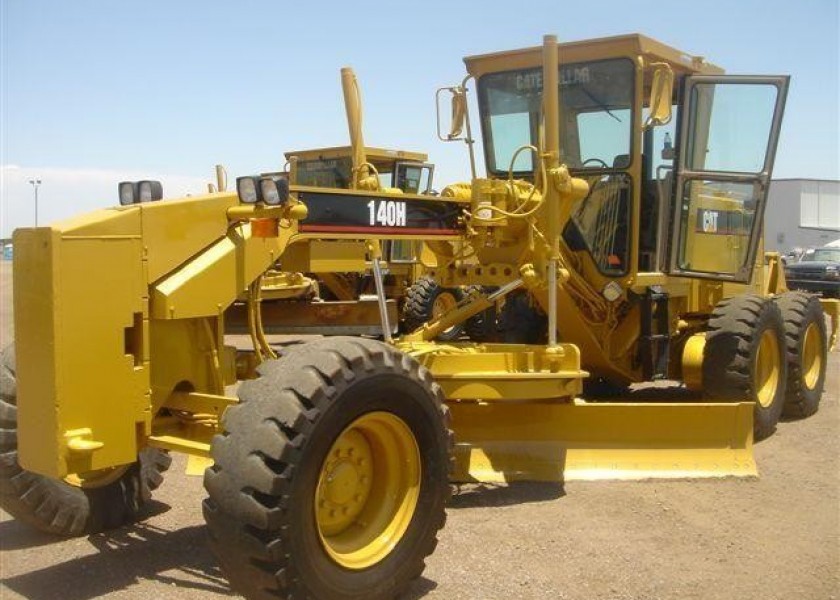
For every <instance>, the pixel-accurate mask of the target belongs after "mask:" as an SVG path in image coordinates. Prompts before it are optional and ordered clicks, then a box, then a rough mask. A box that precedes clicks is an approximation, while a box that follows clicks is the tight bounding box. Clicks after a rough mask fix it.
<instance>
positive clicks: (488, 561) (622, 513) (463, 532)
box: [0, 263, 840, 600]
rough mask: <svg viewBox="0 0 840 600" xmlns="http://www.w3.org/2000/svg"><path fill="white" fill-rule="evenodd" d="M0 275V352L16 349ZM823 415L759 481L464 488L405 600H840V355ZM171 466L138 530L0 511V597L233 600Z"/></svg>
mask: <svg viewBox="0 0 840 600" xmlns="http://www.w3.org/2000/svg"><path fill="white" fill-rule="evenodd" d="M10 279H11V277H10V268H9V263H0V286H1V287H2V295H0V321H1V322H2V329H1V330H0V340H1V341H2V343H3V345H5V343H7V341H8V340H9V339H11V323H10V315H11V310H10V300H9V297H10V296H9V290H10V286H11V281H10ZM826 390H827V391H826V394H825V395H824V397H823V404H822V408H821V409H820V411H819V413H818V414H817V415H815V416H814V417H812V418H811V419H808V420H807V421H804V422H790V423H782V424H780V426H779V428H778V431H777V432H776V434H775V435H773V436H772V437H771V438H770V439H768V440H766V441H764V442H762V443H760V444H758V445H757V446H756V449H755V453H756V458H757V460H758V464H759V469H760V471H761V477H760V478H759V479H758V480H746V481H745V480H721V481H708V480H707V481H669V482H644V483H638V482H599V483H578V482H573V483H568V484H566V486H565V488H563V487H560V486H558V485H552V484H523V485H516V486H498V487H497V486H493V487H469V488H464V489H463V490H462V491H461V493H460V494H458V495H457V496H456V497H455V498H454V499H453V501H452V503H451V506H450V508H449V520H448V523H447V526H446V528H445V529H444V530H443V532H442V534H441V538H440V544H439V545H438V548H437V551H436V552H435V554H434V555H432V556H431V557H430V558H429V560H428V568H427V569H426V571H425V573H424V575H423V577H422V578H420V579H419V580H418V581H416V582H415V584H414V585H413V587H412V588H411V590H410V592H409V594H408V595H407V597H408V598H411V599H415V598H430V599H438V598H439V599H496V598H499V599H501V598H505V599H507V598H552V599H581V600H630V599H634V600H635V599H638V600H656V599H677V598H679V599H681V600H692V599H697V600H699V599H703V600H731V599H735V598H738V599H739V600H750V599H758V598H761V599H762V600H772V599H779V600H782V599H784V600H808V599H815V600H816V599H819V600H828V599H835V600H840V494H838V491H840V468H839V467H840V460H838V448H839V447H840V444H839V443H838V439H840V436H839V435H838V434H840V406H839V403H838V391H840V352H837V351H835V352H834V353H832V355H831V357H830V362H829V377H828V381H827V383H826ZM184 466H185V461H184V460H183V459H182V458H180V457H179V458H176V460H175V461H174V462H173V466H172V469H171V470H170V472H169V473H168V475H167V479H166V481H165V483H164V484H163V486H162V487H161V488H160V489H159V490H158V492H157V493H156V496H155V498H156V501H155V502H154V504H153V506H152V507H151V511H150V515H149V516H148V518H146V519H145V520H144V521H143V522H141V523H138V524H137V525H134V526H132V527H126V528H123V529H120V530H118V531H114V532H111V533H109V534H103V535H95V536H91V537H87V538H78V539H71V540H56V539H55V538H53V537H50V536H47V535H44V534H40V533H38V532H36V531H33V530H31V529H29V528H27V527H25V526H24V525H22V524H20V523H18V522H16V521H14V520H12V519H11V518H10V517H9V516H8V515H6V514H5V513H0V577H1V578H0V598H3V599H4V600H12V599H17V598H31V599H33V600H53V599H55V598H62V599H64V600H88V599H91V598H98V597H107V598H113V599H118V598H119V599H129V598H144V599H145V598H162V599H166V598H173V599H176V598H182V599H183V598H196V599H207V600H209V599H212V598H222V597H226V596H232V595H233V594H232V593H231V592H230V590H229V589H228V587H227V584H226V582H225V580H224V578H223V577H222V576H221V574H220V572H219V570H218V569H217V568H216V566H215V562H214V560H213V557H212V556H211V555H210V553H209V552H208V550H207V549H206V547H205V544H204V535H205V534H204V531H203V521H202V518H201V512H200V501H201V498H202V497H203V496H204V491H203V489H202V486H201V479H200V478H198V477H188V476H186V475H184Z"/></svg>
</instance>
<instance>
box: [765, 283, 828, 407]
mask: <svg viewBox="0 0 840 600" xmlns="http://www.w3.org/2000/svg"><path fill="white" fill-rule="evenodd" d="M776 303H777V304H778V305H779V309H780V310H781V311H782V319H783V320H784V325H785V343H786V347H787V363H788V377H787V391H786V395H785V407H784V410H783V412H782V414H783V415H784V416H785V417H789V418H797V419H802V418H805V417H809V416H811V415H813V414H814V413H815V412H817V410H818V409H819V406H820V398H821V397H822V392H823V387H824V385H825V371H826V366H827V365H828V354H827V348H828V342H827V334H826V329H825V315H824V314H823V310H822V305H821V304H820V301H819V299H818V298H817V297H816V296H814V295H812V294H807V293H805V292H786V293H784V294H782V295H781V296H779V297H778V298H776ZM811 327H813V329H811V330H810V332H809V328H811ZM806 334H808V335H810V336H811V337H808V335H806ZM806 337H807V338H808V339H807V342H808V344H815V345H816V346H817V348H814V349H813V350H812V351H814V356H812V359H813V358H817V359H818V362H812V363H811V364H809V365H804V371H803V361H804V360H805V354H806V352H805V350H806V348H805V346H806Z"/></svg>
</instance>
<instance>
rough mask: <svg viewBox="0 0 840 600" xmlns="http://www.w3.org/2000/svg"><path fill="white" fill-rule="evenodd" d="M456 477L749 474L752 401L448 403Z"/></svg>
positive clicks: (752, 471)
mask: <svg viewBox="0 0 840 600" xmlns="http://www.w3.org/2000/svg"><path fill="white" fill-rule="evenodd" d="M450 408H451V410H452V425H453V429H454V430H455V463H456V466H455V473H454V476H453V479H454V480H455V481H460V482H467V481H473V482H485V483H504V482H509V481H522V480H527V481H572V480H605V479H624V480H628V479H675V478H700V477H755V476H757V475H758V472H757V470H756V464H755V460H754V458H753V451H752V445H753V437H752V431H753V424H752V414H753V404H752V403H750V402H741V403H652V402H646V403H639V402H626V403H606V402H605V403H589V402H585V401H582V400H575V401H574V402H569V403H559V402H487V403H477V402H452V403H450Z"/></svg>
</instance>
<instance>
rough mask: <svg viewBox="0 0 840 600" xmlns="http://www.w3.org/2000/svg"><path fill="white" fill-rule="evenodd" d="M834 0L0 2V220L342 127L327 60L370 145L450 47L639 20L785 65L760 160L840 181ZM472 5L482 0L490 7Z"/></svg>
mask: <svg viewBox="0 0 840 600" xmlns="http://www.w3.org/2000/svg"><path fill="white" fill-rule="evenodd" d="M838 5H840V3H838V1H837V0H800V1H799V2H795V3H794V2H790V1H789V0H787V1H778V0H764V1H758V0H755V1H753V0H749V1H734V0H729V1H726V2H723V1H717V0H709V1H704V2H702V3H698V2H674V3H670V4H668V3H661V2H648V1H641V2H626V1H623V2H613V1H606V0H604V1H600V2H592V3H583V2H580V3H569V2H556V1H555V2H540V1H535V2H528V1H521V2H517V3H501V2H453V1H449V2H438V1H435V0H428V1H424V2H420V3H404V4H402V3H382V2H370V3H366V2H362V1H359V2H353V3H350V2H329V1H322V2H305V3H304V2H295V3H289V2H279V1H275V2H257V1H251V2H248V1H245V2H236V3H234V2H197V1H181V2H172V1H157V0H144V1H142V2H136V1H123V2H106V1H104V0H102V1H96V2H95V1H91V0H74V1H73V2H66V1H64V2H59V1H39V0H0V6H1V7H2V8H0V10H2V13H0V22H2V25H0V26H2V31H0V38H2V41H1V42H0V44H2V57H0V60H1V61H2V79H0V86H2V96H1V97H0V100H2V106H0V111H1V112H2V115H0V117H1V120H0V166H2V167H3V170H2V182H0V183H1V184H2V185H1V186H0V203H2V206H0V221H2V223H0V235H2V236H6V235H8V233H9V231H10V230H11V229H12V228H14V227H17V226H22V225H31V224H32V220H33V214H32V206H31V203H32V190H31V187H29V186H28V185H27V184H26V180H27V179H28V178H29V177H31V176H33V175H40V176H41V177H42V179H43V184H42V186H41V190H40V207H39V208H40V217H39V220H40V221H41V222H42V223H43V222H47V221H49V220H51V219H54V218H60V217H64V216H68V215H70V214H74V213H76V212H79V211H81V210H90V209H92V208H95V207H98V206H108V205H111V204H114V203H115V201H116V182H117V181H119V179H120V178H123V177H125V178H129V177H133V178H147V177H158V178H162V179H163V180H164V184H165V191H166V192H167V195H171V194H172V193H184V192H185V191H193V192H197V191H200V188H201V186H202V184H203V182H206V181H210V180H211V177H212V169H213V165H214V164H216V163H223V164H225V165H226V166H227V167H228V170H229V172H230V174H231V176H235V175H241V174H247V173H252V172H258V171H266V170H276V169H278V168H280V167H281V166H282V163H283V159H282V153H283V152H284V151H287V150H295V149H303V148H310V147H317V146H325V145H340V144H345V143H347V127H346V124H345V120H344V109H343V106H342V102H341V88H340V83H339V69H340V68H341V67H342V66H345V65H350V66H353V67H354V69H355V70H356V73H357V75H358V77H359V80H360V84H361V87H362V93H363V99H364V102H365V138H366V142H367V143H368V144H369V145H376V146H385V147H395V148H403V149H408V150H419V151H425V152H428V153H429V155H430V160H431V161H432V162H435V163H436V164H437V171H436V178H437V181H438V186H437V187H440V184H441V183H445V182H451V181H456V180H463V179H464V178H466V177H468V162H467V158H466V151H465V149H464V147H463V146H462V145H461V144H443V143H441V142H438V141H437V138H436V136H435V108H434V92H435V89H436V88H437V87H439V86H441V85H445V84H452V83H455V82H458V81H460V80H461V78H462V77H463V74H464V70H463V63H462V62H461V58H462V57H463V56H466V55H470V54H476V53H483V52H490V51H495V50H506V49H512V48H518V47H523V46H533V45H538V44H539V43H540V42H541V39H542V35H543V34H545V33H556V34H557V35H558V37H559V38H560V40H561V41H562V40H576V39H584V38H590V37H599V36H606V35H616V34H621V33H631V32H637V31H638V32H640V33H644V34H646V35H649V36H651V37H654V38H657V39H660V40H661V41H663V42H666V43H668V44H670V45H673V46H675V47H677V48H680V49H682V50H684V51H686V52H688V53H691V54H699V55H702V56H705V57H706V58H707V59H709V60H710V61H712V62H714V63H716V64H719V65H721V66H723V67H724V68H726V69H727V71H728V72H729V73H767V74H790V75H791V76H792V82H791V89H790V93H789V97H788V105H787V111H786V117H785V122H784V125H783V128H782V137H781V142H780V149H779V153H778V156H777V160H776V171H775V176H776V177H812V178H824V179H840V152H838V146H839V145H840V141H839V140H840V127H839V126H838V121H840V119H839V118H838V112H840V108H838V107H840V89H839V88H838V77H840V31H839V30H840V14H839V13H838ZM488 7H489V8H488Z"/></svg>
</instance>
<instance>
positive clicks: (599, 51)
mask: <svg viewBox="0 0 840 600" xmlns="http://www.w3.org/2000/svg"><path fill="white" fill-rule="evenodd" d="M557 51H558V54H559V55H560V64H564V63H566V64H567V63H576V62H583V61H590V60H600V59H606V58H618V57H631V58H632V57H637V56H642V57H644V59H645V61H646V63H648V64H650V63H654V62H666V63H668V64H669V65H670V66H671V68H672V69H673V70H674V74H675V75H677V76H680V75H719V74H721V73H723V72H724V71H723V69H722V68H721V67H718V66H717V65H714V64H712V63H710V62H707V61H706V59H704V58H703V57H702V56H693V55H691V54H688V53H686V52H683V51H681V50H677V49H676V48H672V47H671V46H668V45H666V44H663V43H662V42H658V41H656V40H654V39H652V38H649V37H647V36H644V35H641V34H639V33H632V34H628V35H617V36H612V37H604V38H594V39H589V40H580V41H576V42H563V43H561V44H558V48H557ZM464 63H465V64H466V66H467V72H468V73H469V74H470V75H472V76H473V77H475V78H476V79H477V78H479V77H481V76H482V75H484V74H485V73H497V72H500V71H512V70H515V69H524V68H532V67H538V66H540V65H542V46H535V47H532V48H522V49H520V50H507V51H505V52H493V53H491V54H479V55H475V56H467V57H466V58H464Z"/></svg>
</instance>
